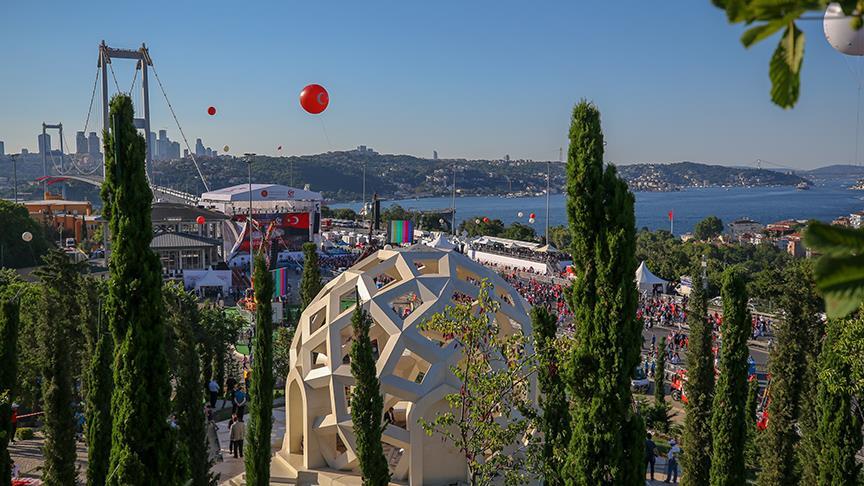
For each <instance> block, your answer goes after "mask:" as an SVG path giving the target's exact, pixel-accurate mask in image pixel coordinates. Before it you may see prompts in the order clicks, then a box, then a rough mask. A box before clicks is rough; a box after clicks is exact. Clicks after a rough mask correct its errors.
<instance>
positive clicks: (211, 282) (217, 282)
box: [195, 270, 225, 288]
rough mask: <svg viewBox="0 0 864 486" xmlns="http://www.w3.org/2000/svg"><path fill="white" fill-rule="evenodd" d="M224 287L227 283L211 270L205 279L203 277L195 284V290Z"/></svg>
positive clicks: (205, 275)
mask: <svg viewBox="0 0 864 486" xmlns="http://www.w3.org/2000/svg"><path fill="white" fill-rule="evenodd" d="M224 286H225V281H224V280H222V279H221V278H219V276H218V275H216V272H214V271H213V270H209V271H208V272H207V273H205V274H204V276H203V277H201V279H200V280H198V281H197V282H195V288H199V287H224Z"/></svg>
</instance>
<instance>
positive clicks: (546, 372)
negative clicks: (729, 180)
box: [531, 307, 570, 486]
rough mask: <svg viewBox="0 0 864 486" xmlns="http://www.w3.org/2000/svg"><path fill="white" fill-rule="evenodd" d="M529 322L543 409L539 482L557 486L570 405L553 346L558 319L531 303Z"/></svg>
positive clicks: (567, 439) (564, 446)
mask: <svg viewBox="0 0 864 486" xmlns="http://www.w3.org/2000/svg"><path fill="white" fill-rule="evenodd" d="M531 325H532V331H533V334H534V340H535V342H536V350H537V361H538V365H539V366H538V369H537V384H538V386H539V390H540V409H541V411H542V412H543V415H542V416H541V417H540V419H539V422H540V423H539V425H538V428H539V430H540V432H541V433H542V434H543V446H542V449H541V451H540V453H541V459H542V461H543V463H542V465H541V466H542V472H543V482H544V484H546V485H549V486H561V485H563V484H564V477H563V467H564V460H565V459H566V457H564V451H566V450H567V445H568V444H569V443H570V413H569V408H570V407H569V404H568V402H567V390H566V388H565V385H564V380H563V379H562V377H561V369H560V368H561V366H560V363H559V359H558V353H559V349H558V348H557V347H556V346H555V343H556V332H557V331H558V322H557V319H556V318H555V316H554V315H553V314H552V313H550V312H549V310H548V309H546V308H545V307H534V308H532V309H531Z"/></svg>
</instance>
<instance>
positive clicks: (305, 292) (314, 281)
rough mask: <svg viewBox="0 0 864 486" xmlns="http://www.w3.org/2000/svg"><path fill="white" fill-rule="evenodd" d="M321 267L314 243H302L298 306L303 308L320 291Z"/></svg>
mask: <svg viewBox="0 0 864 486" xmlns="http://www.w3.org/2000/svg"><path fill="white" fill-rule="evenodd" d="M321 287H322V285H321V269H320V266H319V264H318V250H317V248H316V247H315V243H305V244H304V245H303V275H302V276H301V277H300V308H301V309H305V308H306V306H308V305H309V303H310V302H312V300H313V299H314V298H315V296H316V295H318V292H320V291H321Z"/></svg>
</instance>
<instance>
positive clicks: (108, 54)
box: [98, 40, 153, 185]
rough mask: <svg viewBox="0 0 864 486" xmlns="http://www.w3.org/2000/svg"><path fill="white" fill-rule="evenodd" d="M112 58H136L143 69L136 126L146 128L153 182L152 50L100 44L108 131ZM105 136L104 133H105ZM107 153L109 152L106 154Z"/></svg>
mask: <svg viewBox="0 0 864 486" xmlns="http://www.w3.org/2000/svg"><path fill="white" fill-rule="evenodd" d="M112 59H132V60H135V61H136V63H135V69H136V70H138V69H140V70H141V99H142V100H143V105H144V106H143V115H144V117H143V118H135V128H138V129H143V130H144V141H145V143H144V145H145V147H146V150H147V151H146V157H145V164H146V165H145V167H146V172H147V178H148V179H149V180H150V184H151V185H152V184H153V147H151V146H150V90H149V86H148V79H147V68H148V67H149V66H153V60H152V59H151V58H150V52H149V51H148V50H147V46H146V45H144V44H143V43H142V44H141V47H140V48H139V49H138V50H132V49H117V48H114V47H109V46H108V45H107V44H105V41H104V40H103V41H102V43H101V44H99V64H98V66H99V67H100V68H101V69H102V128H103V130H104V133H108V129H109V128H110V120H109V119H108V103H109V100H108V65H109V64H111V60H112ZM103 136H104V134H103ZM106 155H107V154H106ZM102 177H103V179H104V178H105V157H103V158H102Z"/></svg>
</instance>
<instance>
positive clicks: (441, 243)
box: [429, 233, 456, 251]
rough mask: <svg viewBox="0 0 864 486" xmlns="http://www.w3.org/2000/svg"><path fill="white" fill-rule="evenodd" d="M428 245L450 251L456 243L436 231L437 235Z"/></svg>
mask: <svg viewBox="0 0 864 486" xmlns="http://www.w3.org/2000/svg"><path fill="white" fill-rule="evenodd" d="M429 246H431V247H432V248H437V249H439V250H445V251H452V250H454V249H455V248H456V245H454V244H453V243H451V242H450V240H448V239H447V237H446V236H444V234H443V233H438V236H436V237H435V239H434V240H432V242H431V243H429Z"/></svg>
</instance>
